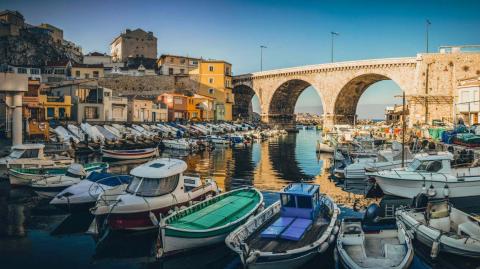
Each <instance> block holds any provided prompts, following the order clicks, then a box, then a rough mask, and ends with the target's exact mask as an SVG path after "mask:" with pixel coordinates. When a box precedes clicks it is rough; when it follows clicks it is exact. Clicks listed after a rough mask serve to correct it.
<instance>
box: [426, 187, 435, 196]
mask: <svg viewBox="0 0 480 269" xmlns="http://www.w3.org/2000/svg"><path fill="white" fill-rule="evenodd" d="M427 195H428V196H429V197H434V196H435V195H437V191H436V190H435V187H433V185H430V188H428V191H427Z"/></svg>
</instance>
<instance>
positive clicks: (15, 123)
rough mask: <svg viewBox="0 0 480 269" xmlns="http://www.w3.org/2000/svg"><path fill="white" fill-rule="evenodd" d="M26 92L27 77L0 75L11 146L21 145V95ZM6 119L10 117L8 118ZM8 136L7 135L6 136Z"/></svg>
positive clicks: (9, 74) (0, 90)
mask: <svg viewBox="0 0 480 269" xmlns="http://www.w3.org/2000/svg"><path fill="white" fill-rule="evenodd" d="M27 90H28V76H27V75H21V74H14V73H0V93H4V94H5V105H6V107H5V110H6V111H7V112H8V113H6V115H7V118H6V119H5V120H6V121H7V126H8V122H9V121H10V122H11V123H12V124H11V126H12V128H11V130H8V128H7V131H11V133H10V137H11V138H12V144H13V145H21V144H22V141H23V133H22V129H23V128H22V127H23V126H22V94H23V92H26V91H27ZM8 117H11V119H10V118H8ZM7 135H8V134H7Z"/></svg>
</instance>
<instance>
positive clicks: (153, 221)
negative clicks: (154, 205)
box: [148, 211, 158, 226]
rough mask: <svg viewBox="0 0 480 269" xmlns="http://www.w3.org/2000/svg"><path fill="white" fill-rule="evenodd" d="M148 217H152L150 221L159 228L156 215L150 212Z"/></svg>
mask: <svg viewBox="0 0 480 269" xmlns="http://www.w3.org/2000/svg"><path fill="white" fill-rule="evenodd" d="M148 216H149V217H150V221H151V222H152V223H153V225H154V226H158V219H157V217H155V214H153V212H151V211H150V212H149V213H148Z"/></svg>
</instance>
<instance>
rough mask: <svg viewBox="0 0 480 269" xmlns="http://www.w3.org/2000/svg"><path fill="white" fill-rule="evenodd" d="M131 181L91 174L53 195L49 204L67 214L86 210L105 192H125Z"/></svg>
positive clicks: (97, 173)
mask: <svg viewBox="0 0 480 269" xmlns="http://www.w3.org/2000/svg"><path fill="white" fill-rule="evenodd" d="M131 180H132V177H131V176H129V175H115V174H110V173H102V172H91V173H90V174H89V175H88V176H87V178H85V179H84V180H82V181H80V182H78V183H76V184H74V185H72V186H70V187H68V188H66V189H65V190H63V191H61V192H60V193H58V194H57V195H55V197H54V198H53V199H52V200H51V201H50V204H51V205H54V206H55V207H57V208H60V209H63V210H65V211H68V212H72V211H81V210H86V209H89V208H91V207H93V206H94V205H95V202H96V201H97V198H98V196H99V195H100V194H102V193H103V192H104V191H105V190H112V189H117V190H125V189H126V187H127V185H128V184H129V183H130V181H131Z"/></svg>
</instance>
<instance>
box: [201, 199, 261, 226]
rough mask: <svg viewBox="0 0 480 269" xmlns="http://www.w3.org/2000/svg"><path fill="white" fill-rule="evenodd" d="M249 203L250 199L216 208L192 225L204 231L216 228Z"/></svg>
mask: <svg viewBox="0 0 480 269" xmlns="http://www.w3.org/2000/svg"><path fill="white" fill-rule="evenodd" d="M251 203H253V200H251V199H237V200H235V202H231V203H229V204H228V205H224V206H222V207H220V208H217V209H216V210H213V211H211V212H210V213H209V214H206V215H204V216H202V217H200V218H198V219H196V220H195V221H194V223H193V224H194V225H197V226H199V227H202V228H205V229H208V228H211V227H214V226H217V225H218V224H220V223H221V222H224V221H227V220H228V219H229V218H231V217H232V216H234V215H235V214H237V213H238V212H240V211H241V210H242V209H244V208H245V207H247V206H248V205H250V204H251Z"/></svg>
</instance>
